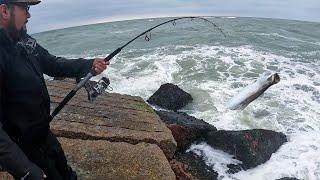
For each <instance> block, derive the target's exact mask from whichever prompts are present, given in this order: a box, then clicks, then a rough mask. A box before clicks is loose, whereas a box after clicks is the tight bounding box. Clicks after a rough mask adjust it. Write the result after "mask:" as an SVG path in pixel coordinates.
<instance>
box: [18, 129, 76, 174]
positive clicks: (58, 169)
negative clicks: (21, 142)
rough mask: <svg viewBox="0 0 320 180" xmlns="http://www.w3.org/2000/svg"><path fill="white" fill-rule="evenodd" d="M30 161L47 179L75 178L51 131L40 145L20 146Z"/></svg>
mask: <svg viewBox="0 0 320 180" xmlns="http://www.w3.org/2000/svg"><path fill="white" fill-rule="evenodd" d="M21 148H22V149H23V151H24V152H25V154H26V155H27V157H28V158H29V160H30V161H32V162H33V163H35V164H36V165H38V166H39V167H40V168H41V169H42V170H43V171H44V173H45V174H46V175H47V180H77V175H76V173H75V172H74V171H73V170H72V169H71V167H70V166H69V165H68V164H67V159H66V157H65V154H64V152H63V150H62V147H61V144H60V143H59V141H58V139H57V138H56V136H55V135H54V134H52V132H51V131H49V133H48V136H47V139H46V142H45V143H44V144H42V145H34V146H29V147H21Z"/></svg>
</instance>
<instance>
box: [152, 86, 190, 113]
mask: <svg viewBox="0 0 320 180" xmlns="http://www.w3.org/2000/svg"><path fill="white" fill-rule="evenodd" d="M192 100H193V99H192V97H191V95H190V94H188V93H186V92H185V91H183V90H182V89H180V88H179V87H178V86H177V85H174V84H170V83H167V84H163V85H161V87H160V88H159V89H158V90H157V91H156V92H155V93H154V94H153V95H152V96H151V97H150V98H149V99H148V100H147V102H148V103H150V104H152V105H157V106H160V107H162V108H165V109H169V110H173V111H177V110H178V109H181V108H182V107H184V106H185V105H187V104H188V103H189V102H191V101H192Z"/></svg>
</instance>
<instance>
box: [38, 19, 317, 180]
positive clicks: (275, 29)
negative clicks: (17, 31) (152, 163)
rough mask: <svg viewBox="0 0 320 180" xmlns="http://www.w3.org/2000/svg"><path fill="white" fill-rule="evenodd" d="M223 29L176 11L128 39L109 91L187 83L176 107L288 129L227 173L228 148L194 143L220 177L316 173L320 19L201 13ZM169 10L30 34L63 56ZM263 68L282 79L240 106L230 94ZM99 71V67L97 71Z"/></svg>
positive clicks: (125, 35) (110, 40) (231, 122)
mask: <svg viewBox="0 0 320 180" xmlns="http://www.w3.org/2000/svg"><path fill="white" fill-rule="evenodd" d="M207 18H208V19H209V20H210V21H213V22H214V23H216V24H217V25H218V26H219V27H220V28H221V29H222V30H223V32H224V33H225V34H226V37H224V36H223V35H222V34H221V33H220V32H219V31H218V30H217V29H216V28H215V27H214V26H212V25H211V24H209V23H206V22H204V21H202V20H193V21H191V20H190V19H186V20H181V21H176V24H175V26H174V25H173V24H167V25H164V26H161V27H159V28H157V29H155V30H153V31H152V32H151V40H150V41H145V39H144V37H141V38H139V39H137V40H136V41H134V42H133V43H131V44H130V45H129V46H127V47H126V48H124V49H123V50H122V52H121V53H119V54H118V55H117V56H116V57H115V58H113V59H112V61H111V64H110V66H109V67H108V69H107V70H106V71H105V72H104V73H103V76H106V77H108V78H109V79H110V81H111V86H112V88H113V91H112V92H116V93H123V94H129V95H134V96H141V97H142V98H143V99H145V100H147V99H148V98H149V97H150V96H151V95H152V94H153V93H154V92H155V91H156V90H157V89H158V88H159V87H160V85H161V84H164V83H173V84H176V85H178V86H179V87H180V88H182V89H184V90H185V91H187V92H189V93H190V94H191V95H192V96H193V98H194V100H193V102H192V103H190V104H189V105H187V106H186V107H185V108H183V109H182V111H183V112H186V113H188V114H190V115H192V116H195V117H197V118H200V119H203V120H205V121H206V122H208V123H210V124H212V125H214V126H215V127H217V128H218V129H223V130H246V129H254V128H261V129H269V130H274V131H278V132H283V133H284V134H286V135H287V137H288V142H287V143H285V144H284V145H283V146H282V147H281V148H280V149H279V150H278V151H277V152H276V153H274V154H273V155H272V157H271V159H270V160H269V161H267V162H266V163H265V164H262V165H260V166H258V167H256V168H253V169H250V170H247V171H241V172H238V173H236V174H228V173H227V172H226V171H227V170H228V168H227V166H226V165H227V164H229V163H234V164H238V163H240V162H239V161H236V160H234V159H233V157H232V155H229V154H226V153H223V152H221V151H219V150H215V149H212V148H211V147H209V146H208V145H206V144H195V145H193V146H192V147H191V148H190V149H189V150H190V151H193V152H195V153H198V154H202V155H203V158H204V160H205V161H206V163H207V164H208V165H210V166H212V168H213V169H214V170H216V171H217V172H218V173H219V179H239V180H270V179H271V180H272V179H277V178H281V177H296V178H298V179H304V180H319V179H320V131H319V130H320V23H315V22H303V21H294V20H282V19H264V18H244V17H242V18H240V17H207ZM169 19H171V18H155V19H141V20H128V21H120V22H109V23H102V24H95V25H86V26H80V27H73V28H67V29H61V30H54V31H49V32H43V33H38V34H34V35H33V37H35V38H36V39H37V41H38V42H39V43H40V44H41V45H42V46H44V47H45V48H47V49H48V50H49V52H50V53H52V54H54V55H57V56H63V57H67V58H79V57H85V58H93V57H97V56H98V57H105V56H107V55H108V54H109V53H111V52H112V51H114V50H115V49H116V48H118V47H121V46H122V45H124V44H125V43H126V42H128V41H129V40H131V39H132V38H134V37H135V36H136V35H138V34H140V33H141V32H143V31H145V30H146V29H148V28H150V27H152V26H154V25H157V24H159V23H161V22H164V21H166V20H169ZM264 72H271V73H278V74H279V76H280V78H281V81H280V82H279V83H278V84H276V85H274V86H272V87H271V88H269V89H268V90H267V91H266V92H265V93H264V95H263V96H261V97H259V98H258V99H257V100H255V101H254V102H252V103H251V104H249V106H248V107H247V108H245V109H244V110H236V111H232V110H229V109H227V107H226V103H227V102H228V100H230V98H231V97H232V96H234V95H235V94H237V93H238V92H239V91H240V90H241V89H242V88H243V87H245V86H247V85H249V84H252V83H254V81H255V80H256V79H257V78H258V77H259V76H260V75H261V74H262V73H264ZM99 78H101V76H99V77H96V78H95V79H96V80H97V79H99Z"/></svg>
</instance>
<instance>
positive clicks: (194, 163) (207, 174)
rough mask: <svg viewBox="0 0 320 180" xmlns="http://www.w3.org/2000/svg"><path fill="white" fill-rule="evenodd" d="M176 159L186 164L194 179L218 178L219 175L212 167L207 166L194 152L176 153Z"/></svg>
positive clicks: (207, 179)
mask: <svg viewBox="0 0 320 180" xmlns="http://www.w3.org/2000/svg"><path fill="white" fill-rule="evenodd" d="M175 159H176V160H177V161H179V162H181V163H183V164H185V165H186V171H187V172H188V173H190V174H192V177H193V178H194V179H201V180H216V179H217V177H218V173H217V172H215V171H214V170H213V169H212V167H209V166H207V165H206V163H205V162H204V160H203V159H202V158H200V157H199V156H197V155H196V154H194V153H192V152H188V153H182V152H179V153H176V154H175Z"/></svg>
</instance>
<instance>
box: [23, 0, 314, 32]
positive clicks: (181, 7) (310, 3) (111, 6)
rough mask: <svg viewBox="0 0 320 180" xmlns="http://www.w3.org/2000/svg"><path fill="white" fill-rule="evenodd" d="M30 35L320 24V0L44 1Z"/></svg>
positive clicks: (35, 10)
mask: <svg viewBox="0 0 320 180" xmlns="http://www.w3.org/2000/svg"><path fill="white" fill-rule="evenodd" d="M30 13H31V16H32V17H31V19H30V20H29V25H28V29H29V32H30V33H36V32H42V31H47V30H53V29H60V28H65V27H72V26H79V25H84V24H94V23H100V22H109V21H115V20H126V19H137V18H151V17H168V16H170V17H171V16H185V15H207V16H208V15H210V16H245V17H268V18H282V19H295V20H306V21H315V22H320V0H210V1H209V0H114V1H110V0H42V2H41V3H40V4H39V5H37V6H33V7H31V9H30Z"/></svg>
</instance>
